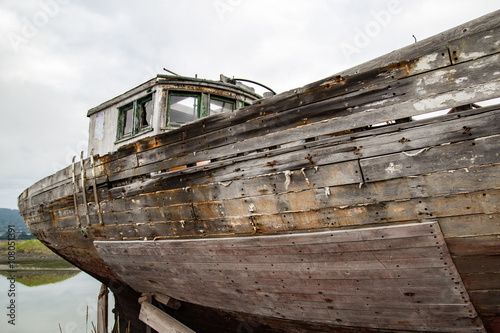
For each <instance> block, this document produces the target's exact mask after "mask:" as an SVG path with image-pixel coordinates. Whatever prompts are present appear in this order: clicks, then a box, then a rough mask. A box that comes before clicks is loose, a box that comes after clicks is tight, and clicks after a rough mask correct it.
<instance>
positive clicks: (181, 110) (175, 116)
mask: <svg viewBox="0 0 500 333" xmlns="http://www.w3.org/2000/svg"><path fill="white" fill-rule="evenodd" d="M200 99H201V95H200V94H192V93H191V94H190V93H177V92H174V93H170V94H169V99H168V107H167V125H182V124H185V123H188V122H191V121H194V120H196V119H198V117H199V115H200Z"/></svg>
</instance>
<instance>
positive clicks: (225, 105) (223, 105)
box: [209, 95, 236, 115]
mask: <svg viewBox="0 0 500 333" xmlns="http://www.w3.org/2000/svg"><path fill="white" fill-rule="evenodd" d="M235 108H236V101H235V100H234V99H229V98H224V97H219V96H214V95H211V96H210V102H209V109H210V111H209V112H210V114H211V115H212V114H218V113H224V112H229V111H234V110H235Z"/></svg>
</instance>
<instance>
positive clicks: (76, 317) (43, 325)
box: [0, 271, 114, 333]
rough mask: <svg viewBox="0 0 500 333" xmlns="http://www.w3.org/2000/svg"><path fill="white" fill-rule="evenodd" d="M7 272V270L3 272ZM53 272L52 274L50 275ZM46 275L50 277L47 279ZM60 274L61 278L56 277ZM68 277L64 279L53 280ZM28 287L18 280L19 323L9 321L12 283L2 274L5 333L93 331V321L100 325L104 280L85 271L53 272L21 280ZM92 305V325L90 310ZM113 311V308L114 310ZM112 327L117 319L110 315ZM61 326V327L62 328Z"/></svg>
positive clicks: (1, 326)
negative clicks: (114, 319)
mask: <svg viewBox="0 0 500 333" xmlns="http://www.w3.org/2000/svg"><path fill="white" fill-rule="evenodd" d="M2 273H3V274H5V272H2ZM50 274H52V275H50ZM46 276H48V277H47V278H46ZM54 277H58V278H54ZM61 279H64V280H63V281H60V282H53V281H57V280H61ZM20 281H22V282H24V283H25V284H27V285H34V284H39V283H46V282H47V281H49V283H47V284H43V285H37V286H31V287H29V286H27V285H25V284H23V283H22V282H16V284H15V286H16V297H15V304H16V318H15V326H14V325H11V324H9V323H8V321H9V320H10V318H9V317H8V316H7V315H8V313H9V309H7V306H9V302H10V299H11V297H9V296H8V291H9V288H10V282H9V280H8V279H7V277H5V276H4V275H0V295H2V296H1V297H0V303H1V309H2V310H1V317H0V318H2V319H1V322H0V332H5V333H28V332H37V333H45V332H46V333H60V332H61V330H62V332H63V333H86V332H88V333H90V332H91V331H92V324H91V323H92V322H93V323H94V324H95V325H96V326H97V315H96V309H97V296H98V294H99V289H100V287H101V283H100V282H99V281H97V280H95V279H94V278H92V277H91V276H89V275H87V274H86V273H84V272H80V271H75V272H66V271H65V272H60V271H59V272H56V271H53V272H50V273H49V274H48V275H47V274H46V275H45V276H43V277H42V278H40V277H36V276H35V277H31V276H30V277H29V278H28V279H20ZM113 305H114V300H113V296H112V295H111V294H110V296H109V308H110V309H112V308H113ZM87 307H88V324H86V323H87V320H86V313H87ZM110 312H111V310H110ZM109 322H110V324H109V325H110V329H111V326H112V322H113V317H112V314H110V317H109ZM59 325H60V327H61V330H60V329H59Z"/></svg>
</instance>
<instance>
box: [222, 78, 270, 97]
mask: <svg viewBox="0 0 500 333" xmlns="http://www.w3.org/2000/svg"><path fill="white" fill-rule="evenodd" d="M231 80H232V81H243V82H249V83H253V84H256V85H258V86H261V87H262V88H265V89H267V90H269V91H270V92H272V93H273V95H276V92H275V91H274V90H272V89H271V88H269V87H268V86H265V85H263V84H262V83H259V82H257V81H252V80H247V79H235V78H232V79H231Z"/></svg>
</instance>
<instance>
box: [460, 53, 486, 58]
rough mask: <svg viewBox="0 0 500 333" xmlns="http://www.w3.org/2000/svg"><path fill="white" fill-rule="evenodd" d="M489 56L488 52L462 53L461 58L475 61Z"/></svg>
mask: <svg viewBox="0 0 500 333" xmlns="http://www.w3.org/2000/svg"><path fill="white" fill-rule="evenodd" d="M485 55H487V53H486V52H470V53H462V54H461V55H460V58H465V59H475V58H480V57H483V56H485Z"/></svg>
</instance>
